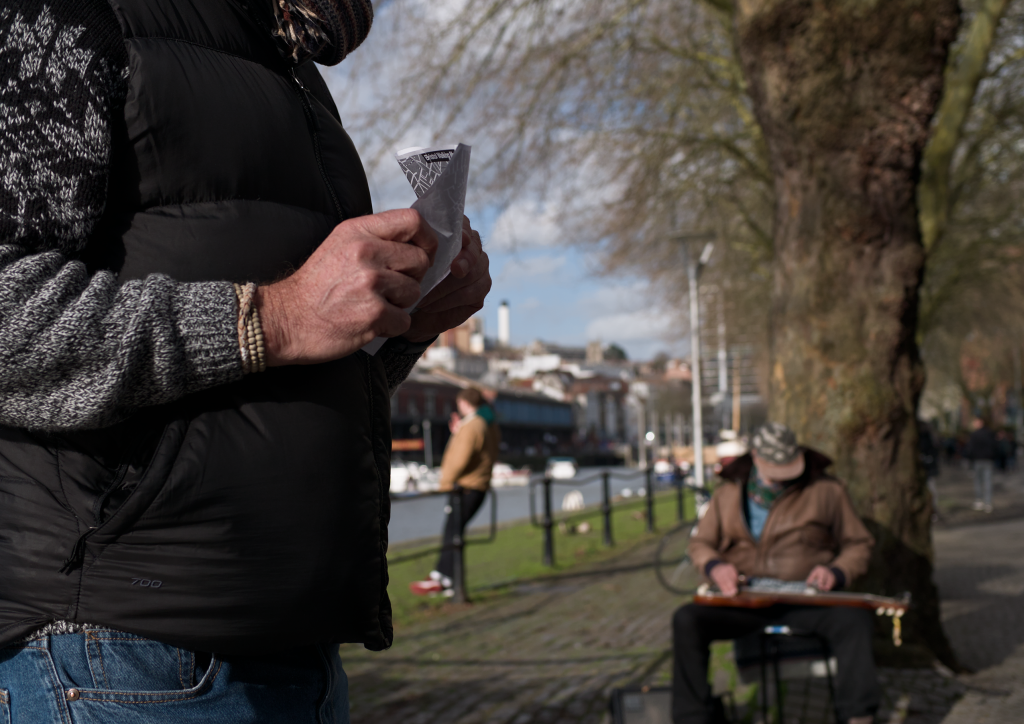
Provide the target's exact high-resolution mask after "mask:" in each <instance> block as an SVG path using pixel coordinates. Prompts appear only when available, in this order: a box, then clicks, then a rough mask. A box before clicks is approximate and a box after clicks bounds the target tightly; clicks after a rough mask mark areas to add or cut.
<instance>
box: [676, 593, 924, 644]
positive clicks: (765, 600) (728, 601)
mask: <svg viewBox="0 0 1024 724" xmlns="http://www.w3.org/2000/svg"><path fill="white" fill-rule="evenodd" d="M693 602H694V603H697V604H700V605H702V606H728V607H732V608H768V607H769V606H776V605H786V606H848V607H852V608H867V609H870V610H873V611H874V612H875V613H876V614H878V615H879V616H888V617H890V618H891V619H892V642H893V643H894V644H895V645H896V646H899V645H901V644H902V643H903V640H902V638H901V626H900V618H902V616H903V614H905V613H906V612H907V610H908V609H909V608H910V594H909V593H905V594H903V596H902V598H889V597H886V596H876V595H873V594H870V593H827V592H823V591H819V590H818V589H816V588H814V587H813V586H808V585H807V584H806V583H803V582H802V581H780V580H778V579H775V578H750V579H746V578H744V577H743V576H741V577H740V591H739V593H737V594H736V595H735V596H724V595H722V594H721V593H720V592H718V591H717V590H715V589H714V588H712V587H711V586H710V585H708V584H706V583H705V584H704V585H702V586H701V587H700V588H698V589H697V593H696V594H695V595H694V597H693Z"/></svg>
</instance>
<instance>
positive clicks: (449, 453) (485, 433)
mask: <svg viewBox="0 0 1024 724" xmlns="http://www.w3.org/2000/svg"><path fill="white" fill-rule="evenodd" d="M500 440H501V433H500V432H499V431H498V426H497V424H495V423H491V424H487V420H485V419H484V418H482V417H480V416H479V415H473V416H472V417H469V418H467V419H465V420H463V422H462V426H461V427H460V428H459V431H458V432H457V433H455V434H454V435H453V436H452V438H451V439H450V440H449V441H448V447H446V448H445V450H444V457H443V458H441V490H451V489H452V488H453V487H454V486H455V485H458V486H459V487H460V488H472V489H473V490H487V488H488V487H490V485H491V469H492V468H493V467H494V463H495V462H496V461H497V459H498V443H499V442H500Z"/></svg>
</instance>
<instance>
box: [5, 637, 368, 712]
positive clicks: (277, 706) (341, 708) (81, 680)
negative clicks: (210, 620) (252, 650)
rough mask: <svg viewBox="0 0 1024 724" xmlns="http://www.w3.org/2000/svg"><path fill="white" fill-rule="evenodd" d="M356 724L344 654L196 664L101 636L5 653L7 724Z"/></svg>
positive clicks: (129, 640) (196, 657) (297, 653)
mask: <svg viewBox="0 0 1024 724" xmlns="http://www.w3.org/2000/svg"><path fill="white" fill-rule="evenodd" d="M200 722H202V723H203V724H284V723H286V722H287V723H288V724H291V723H294V724H349V717H348V680H347V678H346V677H345V672H344V670H342V668H341V658H340V657H339V655H338V647H337V646H335V645H330V646H308V647H304V648H301V649H295V650H291V651H287V652H283V653H275V654H263V655H258V656H223V657H222V656H218V655H216V654H213V655H205V656H204V655H203V654H196V653H194V652H191V651H186V650H185V649H178V648H175V647H173V646H168V645H167V644H162V643H159V642H157V641H153V640H151V639H145V638H142V637H140V636H135V635H132V634H127V633H122V632H119V631H113V630H110V629H98V630H92V631H86V632H85V633H77V634H58V635H53V636H45V637H42V638H40V639H38V640H33V641H30V642H27V643H24V644H18V645H16V646H9V647H7V648H4V649H0V724H172V723H173V724H200Z"/></svg>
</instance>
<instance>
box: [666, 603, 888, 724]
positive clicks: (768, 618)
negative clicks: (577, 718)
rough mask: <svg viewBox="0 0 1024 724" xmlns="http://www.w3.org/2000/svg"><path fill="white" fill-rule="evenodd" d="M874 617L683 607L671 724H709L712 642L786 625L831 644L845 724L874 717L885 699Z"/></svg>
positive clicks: (677, 621) (678, 617) (677, 620)
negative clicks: (873, 640) (878, 669)
mask: <svg viewBox="0 0 1024 724" xmlns="http://www.w3.org/2000/svg"><path fill="white" fill-rule="evenodd" d="M874 619H875V616H874V614H873V613H872V612H871V611H868V610H865V609H860V608H843V607H834V608H828V607H825V606H772V607H770V608H761V609H748V608H725V607H716V606H701V605H697V604H694V603H691V604H688V605H686V606H683V607H682V608H680V609H679V610H677V611H676V613H675V616H673V618H672V635H673V650H674V653H675V662H674V664H673V667H672V721H673V722H675V724H705V722H711V721H712V718H711V717H712V709H711V687H710V686H709V685H708V646H709V645H710V644H711V642H712V641H716V640H720V639H735V638H740V637H741V636H746V635H747V634H751V633H754V632H755V631H760V630H761V629H763V628H764V627H765V626H769V625H773V624H784V625H787V626H789V627H790V628H792V629H793V630H795V631H804V632H808V633H811V632H813V633H816V634H819V635H821V636H823V637H824V638H825V640H826V641H828V645H829V647H830V648H831V651H832V655H833V656H835V657H836V661H837V664H838V668H839V670H838V672H837V673H836V681H835V684H836V704H837V707H836V708H837V709H838V710H839V716H840V717H841V718H842V721H843V722H845V721H847V720H848V719H850V718H851V717H856V716H868V715H870V714H874V713H875V711H876V710H877V709H878V705H879V703H880V701H881V698H882V689H881V687H880V686H879V685H878V676H877V674H876V672H875V659H874V654H873V653H872V650H871V638H872V634H873V632H874V626H875V624H874Z"/></svg>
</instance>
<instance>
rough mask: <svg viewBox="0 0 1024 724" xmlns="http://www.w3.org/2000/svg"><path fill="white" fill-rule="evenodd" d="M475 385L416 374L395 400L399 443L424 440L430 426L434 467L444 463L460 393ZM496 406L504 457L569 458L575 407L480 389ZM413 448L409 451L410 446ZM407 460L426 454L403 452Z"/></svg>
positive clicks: (445, 375)
mask: <svg viewBox="0 0 1024 724" xmlns="http://www.w3.org/2000/svg"><path fill="white" fill-rule="evenodd" d="M474 385H476V382H475V380H472V379H469V378H466V377H463V376H460V375H457V374H454V373H451V372H448V371H447V370H444V369H435V370H430V371H424V370H419V369H417V370H413V372H412V374H410V375H409V378H408V379H407V380H406V381H405V382H404V383H402V385H401V386H399V388H398V390H397V391H396V393H395V395H394V397H392V398H391V431H392V437H393V438H394V439H396V440H414V439H423V438H424V424H423V423H424V421H429V422H430V438H431V440H430V443H431V450H432V453H433V460H434V463H435V464H437V463H438V462H439V461H440V459H441V458H440V456H441V454H442V453H443V452H444V447H445V445H446V444H447V443H448V438H449V437H450V432H449V430H448V422H449V420H450V418H451V414H452V412H454V411H455V397H456V395H457V394H458V393H459V390H461V389H463V388H465V387H470V386H474ZM481 389H482V390H483V392H484V396H485V397H487V398H488V399H489V400H490V401H491V404H492V405H493V406H494V411H495V413H496V415H497V421H498V425H499V426H500V428H501V435H502V452H501V454H502V456H505V457H509V456H514V457H524V456H525V457H534V456H548V455H553V454H556V453H559V452H561V453H571V452H572V450H573V433H574V430H575V417H574V412H573V406H572V404H571V403H568V402H561V401H558V400H554V399H551V398H550V397H548V396H546V395H543V394H539V393H536V392H534V391H532V390H526V389H513V388H503V389H493V388H487V387H483V386H481ZM406 447H407V448H408V447H411V446H406ZM403 455H404V456H405V457H407V458H408V459H413V460H423V459H424V457H425V453H424V452H420V451H416V450H414V449H411V450H409V451H408V452H404V453H403Z"/></svg>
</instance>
